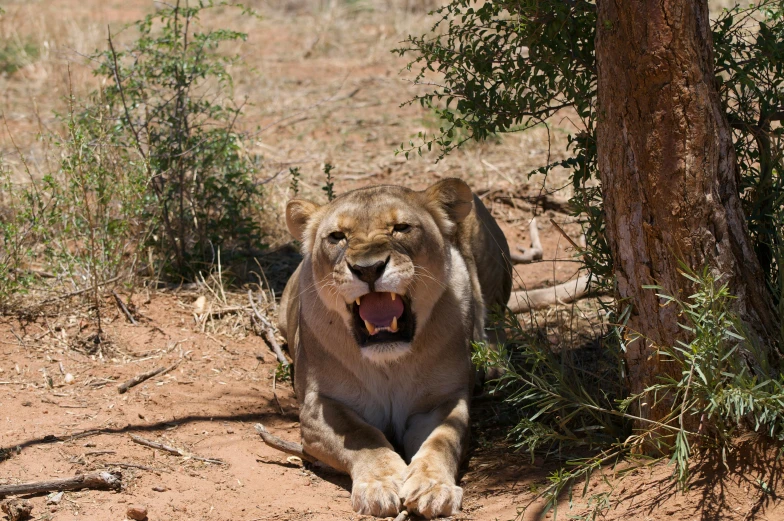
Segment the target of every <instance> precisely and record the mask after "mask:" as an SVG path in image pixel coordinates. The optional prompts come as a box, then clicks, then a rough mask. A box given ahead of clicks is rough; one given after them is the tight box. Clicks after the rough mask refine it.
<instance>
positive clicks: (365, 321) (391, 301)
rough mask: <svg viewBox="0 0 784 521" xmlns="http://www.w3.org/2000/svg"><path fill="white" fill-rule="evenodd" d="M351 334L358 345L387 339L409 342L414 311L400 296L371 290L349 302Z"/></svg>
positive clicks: (388, 340)
mask: <svg viewBox="0 0 784 521" xmlns="http://www.w3.org/2000/svg"><path fill="white" fill-rule="evenodd" d="M350 307H351V313H352V315H353V317H354V336H355V337H356V339H357V343H358V344H359V346H360V347H367V346H370V345H373V344H382V343H389V342H411V340H412V339H413V337H414V326H415V321H414V314H413V313H411V306H410V302H409V299H408V298H407V297H406V296H404V295H398V294H397V293H388V292H372V293H367V294H365V295H362V296H361V297H360V298H358V299H357V300H356V302H354V303H352V304H351V306H350Z"/></svg>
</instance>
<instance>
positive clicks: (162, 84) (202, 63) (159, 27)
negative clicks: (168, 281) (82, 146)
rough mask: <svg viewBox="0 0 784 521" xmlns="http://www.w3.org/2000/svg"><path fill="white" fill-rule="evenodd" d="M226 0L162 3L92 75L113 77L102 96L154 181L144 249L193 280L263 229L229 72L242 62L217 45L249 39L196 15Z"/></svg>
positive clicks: (102, 56)
mask: <svg viewBox="0 0 784 521" xmlns="http://www.w3.org/2000/svg"><path fill="white" fill-rule="evenodd" d="M224 6H229V7H236V8H241V10H242V13H243V14H246V13H248V12H249V11H248V10H247V9H245V8H244V7H241V6H239V5H238V4H232V3H228V2H218V3H214V2H212V1H203V0H200V1H199V2H197V3H188V4H183V3H180V2H177V3H176V4H174V5H170V4H162V7H161V8H160V9H158V10H157V11H156V12H155V13H153V14H150V15H148V16H146V17H145V18H144V19H142V20H140V21H138V22H136V23H135V24H133V26H134V28H135V30H136V32H137V35H138V36H137V38H136V40H135V41H134V42H133V43H132V44H131V45H130V46H129V47H128V48H127V49H124V50H120V49H117V48H115V47H114V45H113V44H112V40H111V38H110V48H109V49H108V50H106V51H104V52H101V53H99V54H97V55H96V56H95V58H96V59H97V60H98V61H99V62H100V65H99V66H98V67H97V69H96V74H98V75H102V76H105V77H106V79H107V80H109V85H110V86H109V87H107V89H106V91H105V94H104V95H105V98H106V102H107V105H108V107H109V110H110V111H111V113H112V115H113V117H115V118H116V120H117V121H118V125H119V127H120V129H121V132H120V137H119V138H118V139H119V141H120V142H121V144H122V146H126V147H130V148H135V149H136V150H138V152H139V154H140V155H141V156H142V158H143V159H144V162H145V164H146V168H147V169H148V172H149V176H150V180H151V182H150V188H151V194H150V195H151V198H152V200H154V201H155V204H154V205H153V206H151V207H149V208H148V212H149V216H150V218H151V219H152V222H153V223H154V224H155V227H156V232H155V233H154V234H152V237H153V239H152V241H151V243H150V244H149V245H150V246H152V247H153V248H155V249H156V250H157V251H158V252H159V254H160V255H159V256H160V258H161V259H162V260H163V263H164V266H163V267H164V269H165V271H168V272H171V273H176V274H178V275H181V276H186V277H189V276H191V275H193V273H195V272H196V271H198V270H199V269H201V268H202V267H203V265H204V264H207V263H210V262H212V260H213V259H214V257H215V252H216V251H217V250H218V249H219V248H220V249H222V250H223V251H226V250H227V249H232V248H241V249H246V250H248V249H251V248H252V247H253V246H256V245H258V244H259V243H260V241H261V239H262V235H263V234H262V231H261V229H260V227H259V225H258V222H259V220H258V219H257V213H256V212H258V211H259V210H260V209H261V208H262V204H261V194H262V191H261V185H259V184H256V183H255V182H254V180H253V178H254V174H255V172H256V171H257V168H258V162H259V161H260V158H259V157H254V156H250V155H248V154H247V153H246V151H245V140H246V136H245V135H243V134H242V133H240V132H238V131H237V130H236V129H235V122H236V120H237V118H239V117H240V115H241V114H242V105H237V104H236V103H234V101H233V99H232V88H233V83H232V77H231V74H230V72H229V67H230V66H231V65H233V64H235V63H236V62H237V61H238V60H239V57H238V56H226V55H223V54H221V53H220V52H219V51H220V48H221V46H222V45H223V44H226V43H229V42H233V41H244V40H245V39H246V38H247V35H246V34H245V33H242V32H238V31H233V30H229V29H220V28H218V29H205V28H204V27H202V26H201V25H200V18H201V16H202V15H203V14H204V13H205V12H206V11H208V10H211V9H214V8H216V7H224Z"/></svg>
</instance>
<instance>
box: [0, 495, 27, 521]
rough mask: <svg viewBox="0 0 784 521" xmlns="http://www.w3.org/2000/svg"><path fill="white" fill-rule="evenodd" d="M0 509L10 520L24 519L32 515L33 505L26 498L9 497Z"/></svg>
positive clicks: (19, 520)
mask: <svg viewBox="0 0 784 521" xmlns="http://www.w3.org/2000/svg"><path fill="white" fill-rule="evenodd" d="M0 510H2V511H3V512H5V514H6V515H7V516H8V521H24V520H25V519H28V518H29V517H30V513H31V512H32V511H33V505H32V504H31V503H30V502H29V501H27V500H26V499H9V500H8V501H4V502H3V503H2V505H0Z"/></svg>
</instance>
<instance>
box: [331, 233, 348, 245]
mask: <svg viewBox="0 0 784 521" xmlns="http://www.w3.org/2000/svg"><path fill="white" fill-rule="evenodd" d="M328 238H329V242H331V243H332V244H337V243H339V242H340V241H342V240H343V239H345V238H346V234H345V233H343V232H332V233H330V234H329V236H328Z"/></svg>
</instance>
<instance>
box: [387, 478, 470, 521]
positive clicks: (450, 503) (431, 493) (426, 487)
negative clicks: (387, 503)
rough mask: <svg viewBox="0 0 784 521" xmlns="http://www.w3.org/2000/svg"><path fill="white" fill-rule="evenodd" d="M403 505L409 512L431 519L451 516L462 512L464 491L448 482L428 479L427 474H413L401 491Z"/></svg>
mask: <svg viewBox="0 0 784 521" xmlns="http://www.w3.org/2000/svg"><path fill="white" fill-rule="evenodd" d="M400 495H401V496H402V497H403V504H405V506H406V508H407V509H408V510H409V511H414V512H418V513H419V514H420V515H422V516H424V517H426V518H428V519H430V518H434V517H439V516H451V515H452V514H455V513H457V512H458V511H459V510H460V506H461V505H462V503H463V489H462V488H460V487H458V486H456V485H453V484H452V483H449V482H448V481H447V480H441V479H437V478H432V477H428V476H427V475H426V474H425V473H413V474H412V475H410V477H409V478H408V479H407V480H406V481H405V482H404V483H403V488H402V490H401V491H400Z"/></svg>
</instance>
